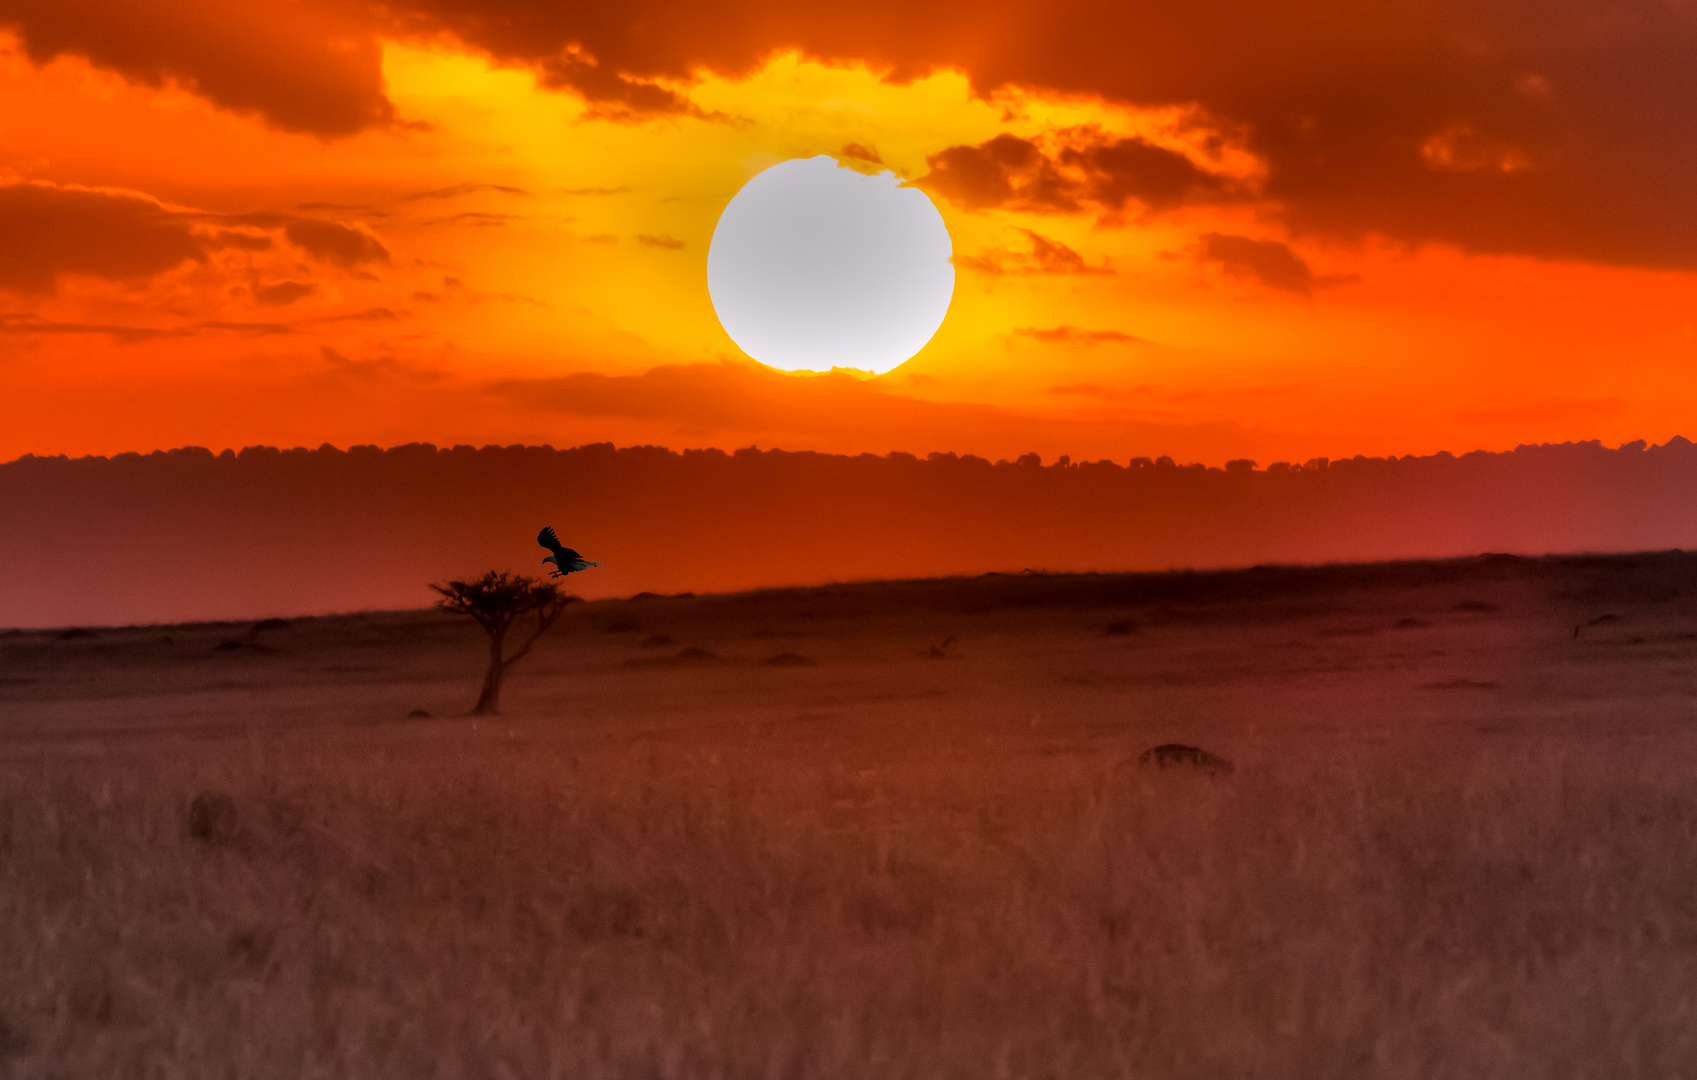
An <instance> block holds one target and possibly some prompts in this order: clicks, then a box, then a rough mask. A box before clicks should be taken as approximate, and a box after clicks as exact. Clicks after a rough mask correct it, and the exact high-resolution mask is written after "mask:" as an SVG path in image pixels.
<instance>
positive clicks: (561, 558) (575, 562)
mask: <svg viewBox="0 0 1697 1080" xmlns="http://www.w3.org/2000/svg"><path fill="white" fill-rule="evenodd" d="M536 542H537V543H538V544H541V545H542V546H543V547H545V548H547V549H548V550H549V551H552V552H553V553H554V554H552V555H549V556H546V557H545V558H543V560H542V561H543V562H545V563H553V564H554V569H553V570H552V571H551V572H550V573H549V574H548V576H549V577H565V576H566V575H567V574H569V573H571V572H572V571H574V570H587V569H589V568H590V567H591V566H599V565H601V564H600V563H592V562H590V561H589V560H588V559H585V558H584V557H583V556H582V555H579V554H578V553H577V552H575V551H573V550H572V549H571V548H569V547H566V546H565V545H564V544H562V543H560V538H559V537H558V536H555V535H554V527H553V526H552V525H545V526H543V528H542V531H541V532H539V533H537V534H536Z"/></svg>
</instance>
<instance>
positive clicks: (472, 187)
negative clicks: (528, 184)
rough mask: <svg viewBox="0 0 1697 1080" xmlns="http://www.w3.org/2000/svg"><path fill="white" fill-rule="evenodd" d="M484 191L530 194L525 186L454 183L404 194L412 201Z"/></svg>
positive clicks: (503, 193) (504, 193) (456, 196)
mask: <svg viewBox="0 0 1697 1080" xmlns="http://www.w3.org/2000/svg"><path fill="white" fill-rule="evenodd" d="M482 191H496V192H499V193H501V194H502V195H529V194H530V192H528V191H526V190H525V189H524V188H518V187H509V186H507V185H506V184H454V185H453V186H451V187H445V188H436V189H434V190H432V191H415V192H413V193H412V194H410V195H407V196H404V198H405V199H407V200H409V201H411V200H416V199H457V198H459V197H460V196H462V195H475V194H477V193H478V192H482Z"/></svg>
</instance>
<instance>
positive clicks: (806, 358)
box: [707, 154, 955, 374]
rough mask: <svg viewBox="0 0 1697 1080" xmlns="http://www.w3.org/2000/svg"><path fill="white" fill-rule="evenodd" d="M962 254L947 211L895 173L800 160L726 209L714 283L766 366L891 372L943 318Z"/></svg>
mask: <svg viewBox="0 0 1697 1080" xmlns="http://www.w3.org/2000/svg"><path fill="white" fill-rule="evenodd" d="M953 254H954V244H953V243H952V242H951V241H950V239H949V230H948V228H947V227H946V226H945V225H944V224H943V215H942V214H940V213H938V212H937V208H936V206H934V205H932V203H931V200H930V199H929V198H928V197H927V196H926V194H925V193H924V192H923V191H920V190H919V189H918V188H914V187H906V186H903V184H902V180H901V178H900V177H898V176H896V175H895V174H894V173H892V172H888V171H886V172H881V173H878V174H876V175H867V174H865V173H861V172H856V171H854V170H853V169H846V168H843V167H841V166H839V165H838V164H837V162H836V160H835V159H833V158H831V157H830V156H828V155H824V154H821V155H820V156H818V157H813V158H794V159H792V160H790V161H785V162H781V163H779V164H777V165H774V166H772V167H771V168H769V169H767V170H766V171H764V172H762V173H760V174H759V175H758V176H756V177H754V178H753V179H752V180H750V181H749V182H748V183H746V184H744V185H743V187H742V190H741V191H738V192H737V193H736V195H735V196H734V197H733V198H732V199H731V201H730V202H729V203H728V204H727V205H726V206H725V210H724V213H722V214H720V215H719V224H718V225H717V226H715V228H714V230H713V244H712V246H711V248H709V249H708V252H707V291H708V293H709V295H711V296H712V298H713V309H714V311H716V312H717V313H718V315H719V322H720V324H721V325H723V326H724V328H725V333H727V334H729V335H730V336H731V340H732V341H734V342H736V343H737V345H738V347H740V348H741V349H742V351H743V352H745V353H747V354H748V355H749V356H752V357H753V358H754V359H756V360H758V361H760V362H761V363H763V364H766V365H768V366H770V367H775V368H779V369H781V370H783V371H829V370H831V369H832V368H850V369H854V370H858V371H870V372H873V373H875V374H882V373H883V372H886V371H889V370H891V369H892V368H895V367H897V366H899V365H900V364H902V363H903V362H904V361H906V360H907V359H908V358H909V357H911V356H913V354H914V353H917V352H918V351H919V350H920V349H921V348H923V347H924V346H925V343H926V342H927V341H930V340H931V336H932V335H933V334H935V333H936V332H937V328H938V327H939V326H941V325H942V324H943V317H944V316H945V315H947V314H948V310H949V301H950V299H951V298H952V297H953V296H954V290H955V268H954V264H953V263H952V262H951V261H950V258H951V256H952V255H953Z"/></svg>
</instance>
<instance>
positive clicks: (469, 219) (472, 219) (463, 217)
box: [425, 210, 524, 229]
mask: <svg viewBox="0 0 1697 1080" xmlns="http://www.w3.org/2000/svg"><path fill="white" fill-rule="evenodd" d="M523 220H524V215H523V214H485V213H480V212H478V211H470V210H468V211H466V212H465V213H463V214H454V215H453V216H451V217H445V218H432V219H431V220H429V221H426V222H425V224H426V225H441V224H448V225H471V226H474V227H476V228H480V229H488V228H499V227H501V226H503V225H505V224H506V223H507V222H509V221H523Z"/></svg>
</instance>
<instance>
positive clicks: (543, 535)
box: [536, 525, 568, 570]
mask: <svg viewBox="0 0 1697 1080" xmlns="http://www.w3.org/2000/svg"><path fill="white" fill-rule="evenodd" d="M536 542H537V543H538V544H541V545H542V546H543V547H545V548H547V549H548V550H549V551H552V552H553V553H554V558H556V559H559V560H560V569H562V570H564V569H565V562H566V558H565V557H566V555H567V554H568V553H567V551H566V548H565V545H563V544H561V543H560V538H559V537H558V536H555V535H554V526H552V525H545V526H543V528H542V531H541V532H539V533H537V534H536Z"/></svg>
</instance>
